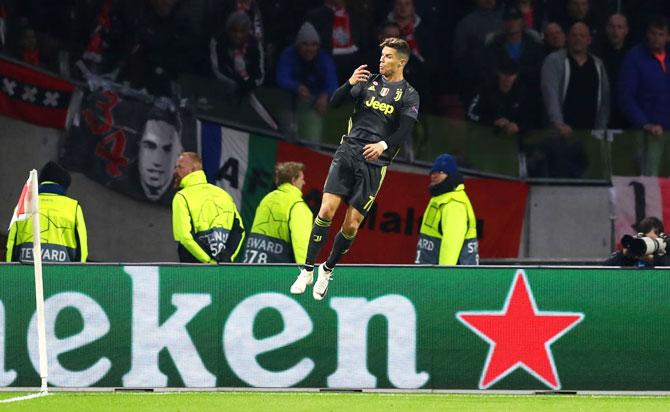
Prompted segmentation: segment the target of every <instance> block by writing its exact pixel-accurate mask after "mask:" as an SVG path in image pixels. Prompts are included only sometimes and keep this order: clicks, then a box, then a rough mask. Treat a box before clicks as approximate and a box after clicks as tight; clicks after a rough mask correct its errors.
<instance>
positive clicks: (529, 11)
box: [512, 0, 544, 36]
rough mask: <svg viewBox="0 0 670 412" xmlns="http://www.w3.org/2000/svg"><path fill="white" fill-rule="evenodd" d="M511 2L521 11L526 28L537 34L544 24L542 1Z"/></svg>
mask: <svg viewBox="0 0 670 412" xmlns="http://www.w3.org/2000/svg"><path fill="white" fill-rule="evenodd" d="M512 4H513V5H514V6H516V7H517V8H518V9H519V11H520V12H521V15H522V16H523V21H524V23H525V24H526V29H527V30H533V31H534V32H535V33H536V34H537V35H538V36H539V33H540V32H541V31H542V27H543V25H544V3H543V1H533V0H515V1H513V2H512Z"/></svg>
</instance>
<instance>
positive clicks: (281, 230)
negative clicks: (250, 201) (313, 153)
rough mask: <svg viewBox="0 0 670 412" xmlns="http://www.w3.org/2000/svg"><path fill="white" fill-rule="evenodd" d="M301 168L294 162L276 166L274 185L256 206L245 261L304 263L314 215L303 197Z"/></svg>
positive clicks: (301, 165) (303, 166)
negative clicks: (274, 188)
mask: <svg viewBox="0 0 670 412" xmlns="http://www.w3.org/2000/svg"><path fill="white" fill-rule="evenodd" d="M304 168H305V165H303V164H302V163H297V162H285V163H280V164H278V165H277V167H276V168H275V184H276V185H277V189H276V190H273V191H272V192H270V193H268V194H267V195H266V196H265V197H264V198H263V200H261V202H260V204H259V205H258V208H256V216H255V217H254V224H253V226H252V227H251V234H250V235H249V237H248V238H247V243H246V248H245V252H244V263H298V264H303V263H305V257H306V256H307V245H308V244H309V235H310V233H311V232H312V221H313V219H314V216H313V215H312V211H311V210H310V209H309V207H308V206H307V203H305V201H304V200H303V199H302V192H301V189H302V187H303V185H304V184H305V175H304V173H303V170H304Z"/></svg>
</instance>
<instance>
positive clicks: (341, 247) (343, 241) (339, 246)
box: [326, 231, 356, 270]
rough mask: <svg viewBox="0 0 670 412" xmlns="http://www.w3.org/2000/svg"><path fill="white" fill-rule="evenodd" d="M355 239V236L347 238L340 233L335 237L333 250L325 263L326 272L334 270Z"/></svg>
mask: <svg viewBox="0 0 670 412" xmlns="http://www.w3.org/2000/svg"><path fill="white" fill-rule="evenodd" d="M355 237H356V235H353V236H351V237H349V236H347V235H345V234H344V233H342V232H341V231H340V232H339V233H338V234H337V236H335V242H334V243H333V250H332V251H331V252H330V256H328V260H327V261H326V269H327V270H333V269H334V268H335V265H337V262H339V261H340V258H341V257H342V256H344V255H345V254H346V253H347V252H348V251H349V248H350V247H351V244H352V243H353V241H354V238H355Z"/></svg>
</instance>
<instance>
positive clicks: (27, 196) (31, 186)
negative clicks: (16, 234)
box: [9, 169, 38, 229]
mask: <svg viewBox="0 0 670 412" xmlns="http://www.w3.org/2000/svg"><path fill="white" fill-rule="evenodd" d="M33 182H34V183H33ZM37 199H38V198H37V171H36V170H34V169H33V170H32V171H31V172H30V175H29V176H28V181H27V182H26V184H24V185H23V190H21V196H20V197H19V202H18V203H17V204H16V207H15V208H14V214H13V215H12V221H11V222H9V229H11V228H12V225H13V224H14V222H16V221H19V220H28V219H29V218H30V216H31V215H32V214H34V213H36V212H37V207H38V201H37Z"/></svg>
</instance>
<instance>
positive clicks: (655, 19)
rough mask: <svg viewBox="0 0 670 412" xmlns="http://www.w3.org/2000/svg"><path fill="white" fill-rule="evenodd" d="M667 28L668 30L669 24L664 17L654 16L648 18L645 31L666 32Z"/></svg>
mask: <svg viewBox="0 0 670 412" xmlns="http://www.w3.org/2000/svg"><path fill="white" fill-rule="evenodd" d="M668 28H670V24H669V23H668V19H667V18H666V17H665V16H661V15H658V14H656V15H653V16H651V17H649V20H647V31H649V30H651V29H661V30H663V29H665V30H668Z"/></svg>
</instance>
